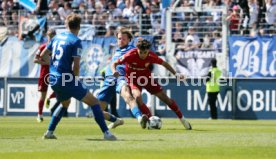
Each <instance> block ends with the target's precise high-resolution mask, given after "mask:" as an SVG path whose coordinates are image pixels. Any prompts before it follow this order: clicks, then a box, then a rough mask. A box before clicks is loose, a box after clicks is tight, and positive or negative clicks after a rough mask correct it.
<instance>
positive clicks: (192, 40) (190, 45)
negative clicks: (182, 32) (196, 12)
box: [185, 26, 201, 50]
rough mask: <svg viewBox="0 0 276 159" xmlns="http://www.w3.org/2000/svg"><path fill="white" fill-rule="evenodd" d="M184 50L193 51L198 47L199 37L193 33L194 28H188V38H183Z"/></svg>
mask: <svg viewBox="0 0 276 159" xmlns="http://www.w3.org/2000/svg"><path fill="white" fill-rule="evenodd" d="M185 45H186V48H185V50H193V49H197V48H199V47H200V45H201V44H200V40H199V37H198V36H197V35H196V33H195V27H192V26H191V27H189V30H188V36H186V38H185Z"/></svg>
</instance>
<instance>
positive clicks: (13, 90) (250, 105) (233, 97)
mask: <svg viewBox="0 0 276 159" xmlns="http://www.w3.org/2000/svg"><path fill="white" fill-rule="evenodd" d="M157 80H158V82H159V84H160V85H161V86H162V87H163V88H164V89H163V90H164V91H165V92H166V94H167V95H168V96H169V97H170V98H172V99H173V100H175V101H176V103H177V104H178V106H179V107H180V109H181V111H182V112H183V114H184V115H185V116H186V117H188V118H209V117H210V111H209V106H208V101H207V94H206V92H205V84H204V83H205V80H204V79H187V80H186V81H177V80H176V79H161V78H160V79H157ZM89 81H90V82H89ZM275 82H276V79H231V80H230V79H227V80H221V81H220V83H221V91H220V93H219V95H218V100H217V108H218V118H219V119H276V116H275V113H276V87H275V86H274V85H275ZM84 84H85V85H86V86H87V88H89V90H90V91H91V92H92V93H93V94H94V96H97V94H98V92H99V91H100V80H99V79H90V80H88V81H87V80H86V81H85V82H84ZM51 91H52V90H51V89H49V93H50V92H51ZM142 96H143V101H144V103H145V104H146V105H147V106H148V107H149V108H150V109H151V110H153V112H154V114H156V115H157V116H160V117H162V118H163V117H164V118H166V117H172V118H176V115H175V113H174V112H173V111H171V110H170V109H169V107H168V106H167V105H166V104H164V103H163V102H161V101H160V100H159V99H158V98H156V97H155V96H152V95H151V94H150V93H148V92H147V91H145V90H143V92H142ZM39 97H40V95H39V92H38V91H37V79H36V78H8V80H7V115H24V116H25V115H36V114H37V109H38V108H37V102H38V100H39ZM117 97H118V98H117V110H118V114H119V115H120V116H121V117H132V114H131V112H130V110H129V107H128V106H127V105H126V104H125V102H124V101H123V100H122V98H121V97H119V95H117ZM3 98H4V80H3V79H2V78H0V113H3ZM53 100H54V99H52V100H51V104H52V105H53V104H54V103H55V102H54V101H55V100H54V101H53ZM109 110H110V109H109ZM48 113H49V109H44V115H47V114H48ZM69 113H70V116H74V115H75V113H77V115H78V116H92V115H91V114H92V112H91V109H90V108H89V107H88V106H87V105H86V104H83V103H81V102H79V103H78V102H76V100H74V99H72V100H71V104H70V107H69Z"/></svg>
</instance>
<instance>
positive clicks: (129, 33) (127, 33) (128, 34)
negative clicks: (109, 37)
mask: <svg viewBox="0 0 276 159" xmlns="http://www.w3.org/2000/svg"><path fill="white" fill-rule="evenodd" d="M119 34H126V35H127V37H128V38H129V40H130V41H131V40H132V38H133V35H132V34H131V32H130V31H129V30H128V29H127V28H124V27H123V28H120V29H119V30H118V31H117V32H116V37H117V38H118V35H119Z"/></svg>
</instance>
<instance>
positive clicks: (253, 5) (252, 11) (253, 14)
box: [248, 0, 259, 28]
mask: <svg viewBox="0 0 276 159" xmlns="http://www.w3.org/2000/svg"><path fill="white" fill-rule="evenodd" d="M248 7H249V15H250V20H249V27H251V28H252V27H253V25H254V24H255V23H257V20H258V14H259V7H258V5H257V1H256V0H249V2H248Z"/></svg>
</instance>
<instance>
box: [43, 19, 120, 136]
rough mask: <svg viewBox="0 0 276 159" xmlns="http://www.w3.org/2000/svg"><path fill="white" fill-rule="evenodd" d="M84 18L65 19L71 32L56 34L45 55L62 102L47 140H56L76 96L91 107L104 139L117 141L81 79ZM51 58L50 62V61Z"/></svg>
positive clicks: (55, 90) (95, 100)
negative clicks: (82, 23) (82, 25)
mask: <svg viewBox="0 0 276 159" xmlns="http://www.w3.org/2000/svg"><path fill="white" fill-rule="evenodd" d="M80 23H81V18H80V16H79V15H77V14H70V15H69V16H67V18H66V20H65V24H66V27H67V29H68V32H64V33H61V34H58V35H56V36H55V37H54V38H53V39H52V40H51V41H50V43H49V44H48V45H47V49H45V50H44V51H43V53H42V60H44V61H48V62H50V77H49V79H50V85H51V87H52V89H53V90H54V92H55V93H56V97H57V99H58V100H59V101H60V102H61V103H62V106H60V107H58V108H57V109H56V110H55V112H54V114H53V116H52V119H51V121H50V124H49V127H48V130H47V131H46V132H45V134H44V135H43V138H44V139H56V136H55V135H54V131H55V129H56V126H57V124H58V123H59V121H60V119H61V118H62V116H63V114H64V112H65V111H66V109H67V108H68V106H69V103H70V98H71V97H74V98H76V99H77V100H79V101H82V102H84V103H86V104H87V105H89V106H90V107H91V109H92V111H93V114H94V116H95V120H96V122H97V124H98V125H99V126H100V128H101V130H102V132H103V134H104V139H105V140H116V137H115V136H114V135H113V134H112V133H111V132H110V131H109V130H108V127H107V125H106V123H105V120H104V115H103V112H102V110H101V107H100V105H99V102H98V100H97V99H96V98H95V97H94V96H93V95H92V94H91V93H90V92H89V91H88V89H87V88H84V86H83V85H82V83H81V82H80V81H79V80H78V78H77V77H78V76H79V70H80V57H81V52H82V46H81V40H80V39H79V38H78V37H77V35H78V33H79V30H80ZM49 55H51V59H50V61H49V58H47V57H49Z"/></svg>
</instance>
